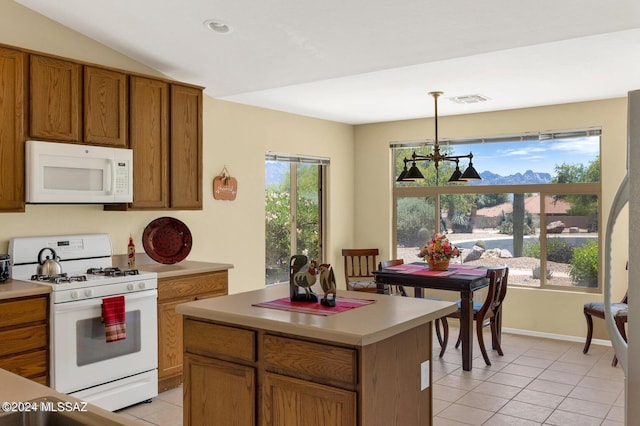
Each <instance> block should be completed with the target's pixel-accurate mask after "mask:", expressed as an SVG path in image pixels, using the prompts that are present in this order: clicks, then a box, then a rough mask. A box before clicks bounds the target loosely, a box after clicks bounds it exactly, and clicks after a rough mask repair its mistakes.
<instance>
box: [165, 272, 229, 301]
mask: <svg viewBox="0 0 640 426" xmlns="http://www.w3.org/2000/svg"><path fill="white" fill-rule="evenodd" d="M227 276H228V273H227V271H220V272H211V273H205V274H196V275H185V276H182V277H172V278H161V279H159V280H158V300H159V301H164V300H169V299H176V298H183V297H187V296H198V295H201V294H203V293H215V294H218V295H220V296H222V295H225V294H227Z"/></svg>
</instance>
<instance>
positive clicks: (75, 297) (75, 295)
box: [71, 290, 79, 299]
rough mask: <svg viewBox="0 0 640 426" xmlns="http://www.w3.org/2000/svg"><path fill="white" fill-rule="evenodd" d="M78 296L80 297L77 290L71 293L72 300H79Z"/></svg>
mask: <svg viewBox="0 0 640 426" xmlns="http://www.w3.org/2000/svg"><path fill="white" fill-rule="evenodd" d="M78 296H79V295H78V292H77V291H75V290H74V291H72V292H71V298H72V299H77V298H78Z"/></svg>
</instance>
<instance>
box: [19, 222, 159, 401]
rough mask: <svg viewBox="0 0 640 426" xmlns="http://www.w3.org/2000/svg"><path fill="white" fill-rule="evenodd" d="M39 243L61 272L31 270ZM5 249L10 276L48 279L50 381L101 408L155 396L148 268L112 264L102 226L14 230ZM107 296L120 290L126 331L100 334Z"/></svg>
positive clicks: (152, 290) (152, 285)
mask: <svg viewBox="0 0 640 426" xmlns="http://www.w3.org/2000/svg"><path fill="white" fill-rule="evenodd" d="M44 248H48V249H51V250H53V251H54V252H55V253H56V255H57V256H58V257H59V260H58V261H59V263H60V265H61V269H62V271H61V272H62V273H60V274H54V275H38V274H37V269H38V265H39V261H38V254H39V253H40V252H41V250H42V249H44ZM51 250H47V254H49V255H51ZM9 254H10V255H11V259H12V262H13V267H12V278H13V279H14V280H23V281H31V282H33V281H37V282H39V283H41V284H45V285H49V286H51V290H52V292H51V296H50V300H51V305H50V327H51V330H50V333H49V335H50V351H51V357H50V358H51V362H50V372H51V373H50V386H51V387H52V388H54V389H55V390H57V391H59V392H63V393H67V394H70V395H73V396H75V397H77V398H79V399H82V400H84V401H87V402H91V403H93V404H95V405H97V406H100V407H102V408H105V409H108V410H117V409H120V408H123V407H126V406H129V405H132V404H135V403H138V402H141V401H145V400H148V399H150V398H152V397H154V396H157V394H158V373H157V367H158V340H157V336H158V335H157V333H158V331H157V287H158V281H157V274H156V273H155V272H143V271H138V270H121V269H118V268H113V267H112V254H113V252H112V246H111V239H110V238H109V235H107V234H84V235H54V236H46V237H24V238H13V239H11V240H10V242H9ZM41 260H42V259H41ZM114 296H124V303H125V308H124V310H125V315H126V337H125V338H124V339H122V340H118V341H110V342H107V341H106V338H105V324H104V323H103V322H102V314H103V312H102V304H103V300H106V299H109V298H113V297H114Z"/></svg>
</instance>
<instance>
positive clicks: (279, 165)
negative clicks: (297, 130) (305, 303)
mask: <svg viewBox="0 0 640 426" xmlns="http://www.w3.org/2000/svg"><path fill="white" fill-rule="evenodd" d="M298 159H299V157H295V158H294V159H293V160H298ZM324 167H326V166H325V165H323V164H318V163H316V162H314V161H309V160H308V159H307V161H306V162H301V161H292V159H291V158H290V157H284V158H282V156H279V157H278V158H276V159H270V158H269V157H267V161H266V162H265V182H266V188H265V228H266V253H265V261H266V262H265V265H266V274H265V275H266V276H265V278H266V284H275V283H278V282H288V281H289V259H290V258H291V256H292V255H294V254H304V255H306V256H307V257H308V258H309V259H315V260H318V261H321V260H322V258H323V252H322V248H323V198H322V194H323V191H322V186H323V185H322V182H323V170H324Z"/></svg>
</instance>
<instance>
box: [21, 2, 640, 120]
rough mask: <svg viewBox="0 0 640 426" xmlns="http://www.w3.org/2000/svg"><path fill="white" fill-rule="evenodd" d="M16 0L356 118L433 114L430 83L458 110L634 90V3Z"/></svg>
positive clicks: (265, 93) (138, 48)
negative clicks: (463, 99) (215, 24)
mask: <svg viewBox="0 0 640 426" xmlns="http://www.w3.org/2000/svg"><path fill="white" fill-rule="evenodd" d="M16 2H17V3H19V4H22V5H24V6H26V7H28V8H30V9H33V10H34V11H36V12H38V13H40V14H42V15H45V16H47V17H49V18H51V19H52V20H54V21H57V22H59V23H61V24H63V25H65V26H67V27H69V28H71V29H73V30H75V31H78V32H80V33H82V34H84V35H86V36H88V37H90V38H92V39H95V40H97V41H98V42H100V43H102V44H104V45H106V46H109V47H111V48H112V49H114V50H116V51H119V52H121V53H123V54H125V55H127V56H129V57H131V58H133V59H136V60H137V61H139V62H141V63H144V64H146V65H148V66H150V67H152V68H154V69H157V70H158V71H160V72H162V73H164V74H165V75H167V76H169V77H171V78H174V79H177V80H181V81H185V82H189V83H193V84H198V85H202V86H204V87H205V93H207V94H208V95H210V96H212V97H214V98H218V99H223V100H228V101H232V102H238V103H242V104H248V105H255V106H259V107H264V108H270V109H275V110H280V111H286V112H291V113H295V114H301V115H306V116H311V117H317V118H322V119H327V120H333V121H338V122H344V123H351V124H362V123H371V122H382V121H391V120H402V119H410V118H418V117H428V116H432V115H433V100H432V99H431V98H430V97H429V96H428V95H427V93H428V92H429V91H435V90H440V91H443V92H444V95H443V96H442V98H441V99H440V101H439V105H438V106H439V110H438V112H439V114H440V115H451V114H465V113H475V112H484V111H495V110H503V109H512V108H523V107H530V106H540V105H549V104H559V103H567V102H580V101H589V100H596V99H607V98H615V97H623V96H625V95H626V93H627V92H628V91H629V90H633V89H640V59H639V56H640V2H638V1H637V0H616V1H602V0H537V1H529V2H527V3H525V2H521V1H512V0H484V1H478V0H451V1H443V0H393V1H391V0H321V1H318V0H226V1H225V0H181V1H168V0H133V1H132V0H110V1H103V0H64V1H51V0H16ZM208 19H217V20H220V21H222V22H224V23H227V24H229V25H230V26H231V29H232V31H230V32H229V33H227V34H220V33H216V32H214V31H211V30H210V29H208V28H207V27H206V26H205V25H204V21H205V20H208ZM467 95H481V96H483V97H485V98H487V99H488V100H486V101H484V102H477V103H470V104H457V103H454V102H452V101H451V100H450V99H449V98H451V97H458V96H467Z"/></svg>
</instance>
